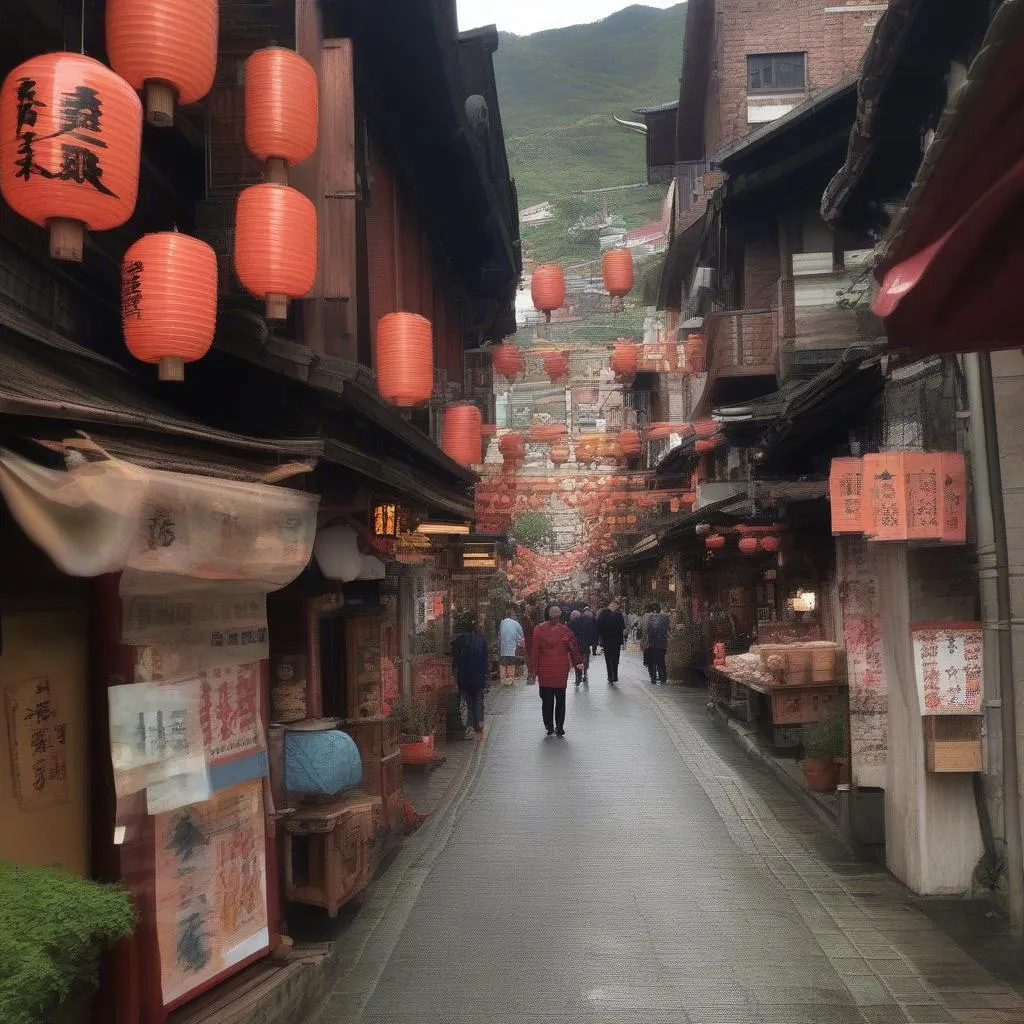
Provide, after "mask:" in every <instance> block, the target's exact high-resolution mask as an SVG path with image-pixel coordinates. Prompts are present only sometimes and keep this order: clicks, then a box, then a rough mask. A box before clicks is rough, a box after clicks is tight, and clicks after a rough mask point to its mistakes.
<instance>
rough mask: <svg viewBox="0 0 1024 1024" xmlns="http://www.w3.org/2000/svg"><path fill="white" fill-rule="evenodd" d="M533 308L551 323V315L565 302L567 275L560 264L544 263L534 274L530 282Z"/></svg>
mask: <svg viewBox="0 0 1024 1024" xmlns="http://www.w3.org/2000/svg"><path fill="white" fill-rule="evenodd" d="M530 295H531V296H532V298H533V306H534V308H535V309H539V310H540V311H541V312H542V313H543V314H544V319H545V320H546V321H547V322H548V323H551V313H552V311H553V310H556V309H559V308H560V307H561V306H562V304H563V303H564V302H565V274H564V273H563V272H562V267H561V265H560V264H558V263H543V264H541V265H540V266H539V267H537V269H536V270H534V272H533V277H532V278H531V280H530Z"/></svg>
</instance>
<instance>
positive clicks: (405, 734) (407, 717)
mask: <svg viewBox="0 0 1024 1024" xmlns="http://www.w3.org/2000/svg"><path fill="white" fill-rule="evenodd" d="M391 717H392V718H393V719H395V721H396V722H398V731H399V733H400V734H401V736H402V740H403V742H406V743H415V742H418V741H419V740H421V739H423V737H424V736H429V735H430V734H431V733H432V732H433V731H434V711H433V709H432V708H431V707H430V705H429V704H428V703H427V702H426V701H425V700H424V699H423V698H422V697H399V698H398V700H396V701H395V703H394V704H393V705H392V707H391Z"/></svg>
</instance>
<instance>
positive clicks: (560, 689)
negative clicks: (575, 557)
mask: <svg viewBox="0 0 1024 1024" xmlns="http://www.w3.org/2000/svg"><path fill="white" fill-rule="evenodd" d="M573 668H577V669H580V670H582V669H583V655H582V653H581V652H580V646H579V644H578V643H577V642H576V637H575V635H574V634H573V631H572V630H571V629H570V628H569V627H568V626H567V625H566V624H565V623H564V622H562V609H561V608H559V607H558V605H557V604H553V605H552V606H551V608H550V609H549V610H548V621H547V622H542V623H541V624H540V625H539V626H536V627H535V628H534V630H533V637H532V638H531V643H530V675H531V676H536V678H537V683H538V684H539V687H540V699H541V711H542V714H543V716H544V728H545V729H547V731H548V735H549V736H552V735H555V734H557V735H558V736H564V735H565V690H566V686H567V685H568V678H569V671H570V669H573Z"/></svg>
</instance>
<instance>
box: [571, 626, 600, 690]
mask: <svg viewBox="0 0 1024 1024" xmlns="http://www.w3.org/2000/svg"><path fill="white" fill-rule="evenodd" d="M569 628H570V629H571V630H572V631H573V633H574V634H575V636H576V643H578V644H579V645H580V651H581V652H582V654H583V668H578V669H576V686H577V688H578V687H579V685H580V683H586V684H587V685H588V686H589V685H590V679H589V676H588V673H589V671H590V652H591V651H592V650H593V649H594V648H595V647H596V646H597V623H596V622H595V621H594V616H593V614H592V613H591V611H590V609H589V608H588V609H586V611H584V612H580V611H578V610H577V611H574V612H573V613H572V614H571V615H570V616H569Z"/></svg>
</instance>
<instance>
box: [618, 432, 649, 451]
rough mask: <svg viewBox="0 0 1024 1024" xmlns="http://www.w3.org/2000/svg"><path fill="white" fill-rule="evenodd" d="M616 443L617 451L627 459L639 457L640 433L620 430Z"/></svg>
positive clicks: (641, 446) (640, 446)
mask: <svg viewBox="0 0 1024 1024" xmlns="http://www.w3.org/2000/svg"><path fill="white" fill-rule="evenodd" d="M617 443H618V446H619V451H620V452H622V454H623V455H625V456H626V457H627V458H631V457H633V456H636V455H639V454H640V452H642V451H643V445H642V443H641V441H640V432H639V431H637V430H620V431H619V436H618V438H617Z"/></svg>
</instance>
